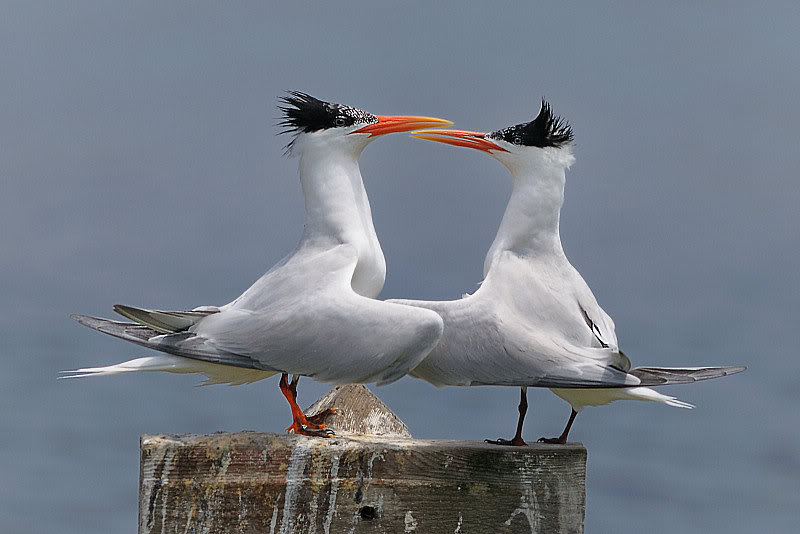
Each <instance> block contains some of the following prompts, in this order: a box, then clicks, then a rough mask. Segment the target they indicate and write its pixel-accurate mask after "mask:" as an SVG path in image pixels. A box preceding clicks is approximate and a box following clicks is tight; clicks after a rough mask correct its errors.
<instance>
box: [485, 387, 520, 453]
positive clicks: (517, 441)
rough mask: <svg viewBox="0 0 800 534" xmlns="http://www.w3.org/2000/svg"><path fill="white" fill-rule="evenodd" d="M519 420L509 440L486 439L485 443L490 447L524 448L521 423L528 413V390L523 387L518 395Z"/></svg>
mask: <svg viewBox="0 0 800 534" xmlns="http://www.w3.org/2000/svg"><path fill="white" fill-rule="evenodd" d="M518 410H519V420H518V421H517V433H516V434H514V437H513V438H511V440H507V439H503V438H497V439H496V440H491V439H487V440H486V443H491V444H492V445H513V446H515V447H524V446H525V445H527V443H525V440H524V439H522V423H523V421H525V414H526V413H527V412H528V388H527V387H525V386H523V387H521V388H520V393H519V407H518Z"/></svg>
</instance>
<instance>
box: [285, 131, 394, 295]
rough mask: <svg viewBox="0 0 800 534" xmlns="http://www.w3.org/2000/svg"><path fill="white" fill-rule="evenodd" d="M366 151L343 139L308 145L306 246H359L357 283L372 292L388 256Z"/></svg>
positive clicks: (303, 165)
mask: <svg viewBox="0 0 800 534" xmlns="http://www.w3.org/2000/svg"><path fill="white" fill-rule="evenodd" d="M362 148H363V147H362ZM360 155H361V151H360V150H347V149H345V147H343V146H341V145H339V146H331V147H323V146H316V147H313V149H310V148H309V147H307V149H304V150H302V152H301V154H300V183H301V185H302V188H303V196H304V198H305V211H306V217H305V229H304V231H303V237H302V239H301V242H300V247H314V246H322V247H330V246H336V245H339V244H343V243H347V244H351V245H353V246H355V248H356V250H357V253H358V263H357V265H356V270H355V273H354V274H353V279H352V287H353V290H354V291H356V292H357V293H359V294H361V295H363V296H367V297H371V298H372V297H376V296H377V295H378V293H380V291H381V289H382V288H383V283H384V280H385V278H386V262H385V260H384V257H383V251H382V250H381V246H380V243H379V242H378V236H377V235H376V233H375V227H374V225H373V223H372V212H371V210H370V207H369V199H368V198H367V192H366V190H365V189H364V182H363V181H362V179H361V170H360V169H359V165H358V159H359V156H360Z"/></svg>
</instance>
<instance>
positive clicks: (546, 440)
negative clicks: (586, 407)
mask: <svg viewBox="0 0 800 534" xmlns="http://www.w3.org/2000/svg"><path fill="white" fill-rule="evenodd" d="M576 415H578V412H576V411H575V410H572V413H571V414H570V416H569V421H567V426H566V427H564V432H562V433H561V435H560V436H558V437H557V438H539V443H554V444H558V445H563V444H565V443H566V442H567V436H568V435H569V429H570V428H572V422H573V421H575V416H576Z"/></svg>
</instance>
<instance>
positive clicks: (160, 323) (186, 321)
mask: <svg viewBox="0 0 800 534" xmlns="http://www.w3.org/2000/svg"><path fill="white" fill-rule="evenodd" d="M114 311H115V312H117V313H118V314H120V315H122V316H123V317H127V318H128V319H130V320H131V321H135V322H137V323H139V324H141V325H144V326H149V327H150V328H152V329H153V330H156V331H158V332H161V333H162V334H173V333H175V332H181V331H184V330H188V329H189V327H190V326H192V325H193V324H195V323H196V322H197V321H199V320H200V319H202V318H203V317H206V316H208V315H211V314H212V313H219V308H216V307H211V306H205V307H204V309H201V310H191V311H160V310H145V309H142V308H134V307H133V306H125V305H124V304H115V305H114Z"/></svg>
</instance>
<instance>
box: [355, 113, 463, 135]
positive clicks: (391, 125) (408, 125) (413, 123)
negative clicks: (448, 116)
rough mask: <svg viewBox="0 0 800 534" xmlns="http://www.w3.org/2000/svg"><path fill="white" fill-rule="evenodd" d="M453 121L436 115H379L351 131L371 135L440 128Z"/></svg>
mask: <svg viewBox="0 0 800 534" xmlns="http://www.w3.org/2000/svg"><path fill="white" fill-rule="evenodd" d="M452 124H453V123H452V122H451V121H448V120H444V119H437V118H436V117H414V116H402V115H378V122H373V123H372V124H367V125H366V126H364V127H363V128H360V129H358V130H356V131H355V132H351V133H354V134H355V133H365V134H370V137H374V136H377V135H386V134H390V133H397V132H410V131H412V130H420V129H425V128H438V127H440V126H450V125H452Z"/></svg>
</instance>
